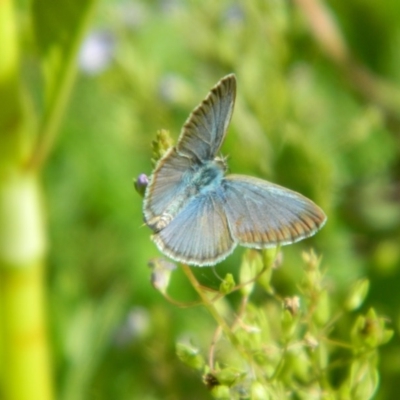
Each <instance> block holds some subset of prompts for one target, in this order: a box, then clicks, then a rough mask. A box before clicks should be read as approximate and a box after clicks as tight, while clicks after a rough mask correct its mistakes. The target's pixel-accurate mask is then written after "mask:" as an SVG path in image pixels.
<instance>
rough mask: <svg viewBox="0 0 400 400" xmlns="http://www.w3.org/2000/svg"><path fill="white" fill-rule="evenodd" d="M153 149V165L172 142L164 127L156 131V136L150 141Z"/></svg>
mask: <svg viewBox="0 0 400 400" xmlns="http://www.w3.org/2000/svg"><path fill="white" fill-rule="evenodd" d="M151 144H152V149H153V156H152V159H151V161H152V163H153V166H155V165H156V164H157V162H158V160H159V159H160V158H162V157H163V156H164V154H165V153H166V152H167V151H168V149H170V148H171V147H172V146H173V145H174V142H173V140H172V138H171V136H170V134H169V131H167V130H166V129H160V130H159V131H157V135H156V138H155V139H154V140H153V141H152V142H151Z"/></svg>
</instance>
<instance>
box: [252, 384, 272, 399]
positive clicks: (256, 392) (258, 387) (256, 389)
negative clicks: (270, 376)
mask: <svg viewBox="0 0 400 400" xmlns="http://www.w3.org/2000/svg"><path fill="white" fill-rule="evenodd" d="M269 398H270V397H269V394H268V392H267V390H266V388H265V387H264V385H262V384H261V383H260V382H258V381H255V382H253V383H252V385H251V400H268V399H269Z"/></svg>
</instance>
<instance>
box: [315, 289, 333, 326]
mask: <svg viewBox="0 0 400 400" xmlns="http://www.w3.org/2000/svg"><path fill="white" fill-rule="evenodd" d="M330 315H331V310H330V301H329V294H328V291H327V290H322V291H321V292H320V293H319V296H318V300H317V304H316V307H315V312H314V314H313V321H314V322H315V323H316V324H318V325H319V326H323V325H325V324H326V323H327V322H328V320H329V318H330Z"/></svg>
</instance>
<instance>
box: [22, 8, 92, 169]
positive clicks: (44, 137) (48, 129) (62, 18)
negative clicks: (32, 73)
mask: <svg viewBox="0 0 400 400" xmlns="http://www.w3.org/2000/svg"><path fill="white" fill-rule="evenodd" d="M95 3H96V0H59V1H51V0H34V1H33V4H32V15H33V27H34V32H35V35H36V42H37V46H38V51H39V54H40V58H41V64H42V69H43V76H44V93H45V99H44V113H43V116H42V120H41V123H40V126H39V132H40V138H39V141H38V143H37V147H36V149H35V151H34V154H33V155H32V159H31V161H30V165H34V166H40V165H41V164H43V162H44V160H45V159H46V157H47V155H48V153H49V151H50V150H51V148H52V145H53V143H54V139H55V136H56V134H57V132H58V130H59V127H60V124H61V119H62V116H63V114H64V111H65V108H66V105H67V101H68V99H69V95H70V93H71V90H72V85H73V82H74V79H75V76H76V60H75V58H76V54H77V52H78V50H79V46H80V44H81V41H82V39H83V36H84V34H85V31H86V27H87V24H88V22H89V20H90V17H91V14H92V11H93V9H94V5H95Z"/></svg>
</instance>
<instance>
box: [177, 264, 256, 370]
mask: <svg viewBox="0 0 400 400" xmlns="http://www.w3.org/2000/svg"><path fill="white" fill-rule="evenodd" d="M182 269H183V272H184V273H185V275H186V276H187V278H188V279H189V281H190V283H191V284H192V286H193V288H194V290H195V291H196V292H197V294H198V295H199V296H200V298H201V300H202V302H203V305H204V307H206V308H207V310H208V311H209V313H210V314H211V315H212V317H213V318H214V319H215V321H216V322H217V324H218V325H219V326H220V327H221V328H222V330H223V332H224V334H225V335H226V337H227V338H228V339H229V341H230V342H231V344H232V345H233V346H234V347H235V348H236V350H237V351H238V352H239V353H240V354H241V355H242V356H243V357H244V358H245V359H246V360H248V361H249V362H251V361H252V360H251V357H250V356H249V355H248V354H247V352H246V351H245V349H243V347H242V345H241V344H240V342H239V340H238V339H237V337H236V336H235V335H234V334H233V332H232V330H231V328H230V327H229V326H228V324H227V323H226V321H225V320H224V319H223V318H222V317H221V315H220V314H219V313H218V311H217V309H216V308H215V306H214V304H213V303H212V301H210V299H209V298H208V296H207V294H205V293H204V291H203V290H202V286H201V284H200V283H199V281H198V280H197V279H196V277H195V276H194V274H193V272H192V270H191V268H190V267H189V266H188V265H186V264H182Z"/></svg>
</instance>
